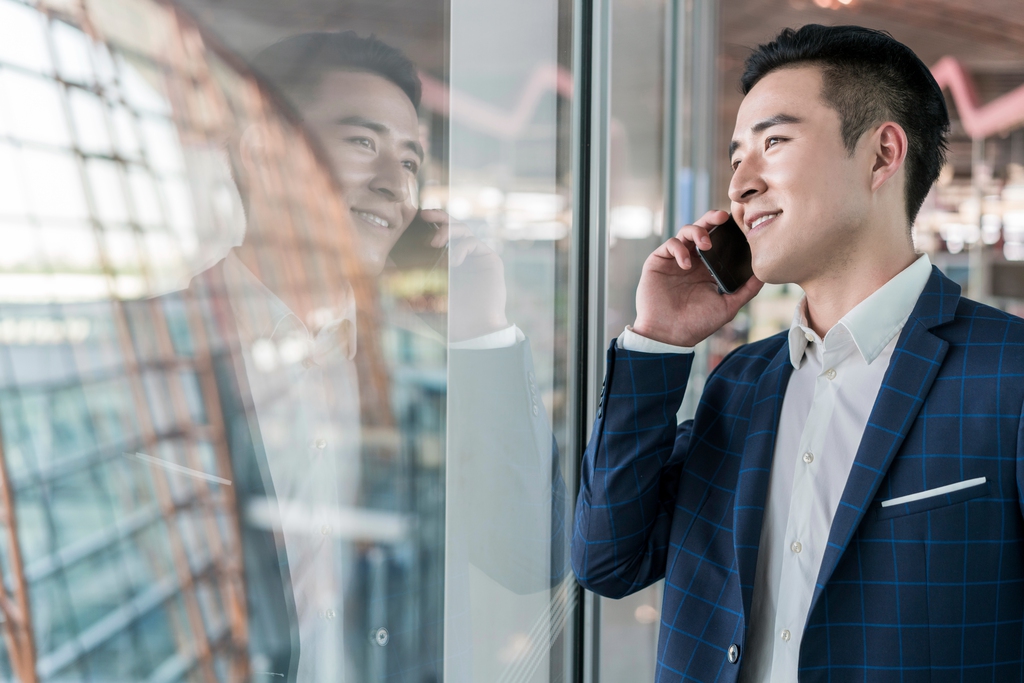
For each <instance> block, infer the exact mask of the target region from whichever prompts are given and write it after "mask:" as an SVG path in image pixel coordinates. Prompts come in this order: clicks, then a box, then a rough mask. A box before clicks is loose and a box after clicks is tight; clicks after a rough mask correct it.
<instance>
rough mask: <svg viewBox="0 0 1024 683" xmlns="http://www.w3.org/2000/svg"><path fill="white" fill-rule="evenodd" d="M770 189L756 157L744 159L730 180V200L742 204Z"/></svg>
mask: <svg viewBox="0 0 1024 683" xmlns="http://www.w3.org/2000/svg"><path fill="white" fill-rule="evenodd" d="M767 189H768V186H767V184H766V183H765V181H764V177H763V176H762V173H761V166H760V163H759V161H758V159H757V158H756V157H754V158H750V157H748V158H747V159H744V160H743V161H741V162H740V164H739V166H737V167H736V172H735V173H733V174H732V180H730V181H729V201H731V202H733V203H736V204H742V203H744V202H747V201H750V200H751V199H753V198H754V197H757V196H758V195H760V194H763V193H764V191H765V190H767Z"/></svg>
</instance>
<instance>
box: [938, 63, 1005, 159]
mask: <svg viewBox="0 0 1024 683" xmlns="http://www.w3.org/2000/svg"><path fill="white" fill-rule="evenodd" d="M932 75H933V76H934V77H935V81H936V82H937V83H938V84H939V87H940V88H947V89H948V90H949V92H950V94H951V95H952V96H953V103H954V104H955V105H956V110H957V112H958V113H959V114H960V123H961V124H962V125H963V127H964V130H965V131H966V132H967V134H968V135H969V136H970V137H971V138H972V139H974V140H978V139H980V138H987V137H989V136H991V135H998V134H1000V133H1006V132H1008V131H1010V130H1012V129H1013V128H1016V127H1018V126H1020V125H1021V124H1024V85H1022V86H1020V87H1019V88H1016V89H1015V90H1012V91H1010V92H1008V93H1006V94H1005V95H1000V96H999V97H997V98H996V99H994V100H992V101H991V102H989V103H988V104H984V105H983V104H981V103H980V102H979V101H978V92H977V90H975V88H974V80H973V79H972V78H971V75H970V74H968V73H967V70H966V69H964V67H963V65H962V64H961V63H960V62H959V61H957V59H956V57H943V58H942V59H940V60H939V61H938V62H936V64H935V66H933V67H932Z"/></svg>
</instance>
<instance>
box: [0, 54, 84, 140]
mask: <svg viewBox="0 0 1024 683" xmlns="http://www.w3.org/2000/svg"><path fill="white" fill-rule="evenodd" d="M0 102H2V103H3V108H4V113H5V117H4V118H5V119H6V120H7V131H8V134H9V135H11V136H12V137H13V138H14V139H16V140H18V141H20V142H38V143H42V144H45V145H53V146H61V147H67V146H68V145H70V138H69V137H68V126H67V121H66V119H65V116H64V105H63V103H62V102H61V92H60V86H59V85H58V84H57V82H56V81H51V80H47V79H43V78H39V77H37V76H31V75H29V74H25V73H21V72H18V71H14V70H13V69H3V68H0Z"/></svg>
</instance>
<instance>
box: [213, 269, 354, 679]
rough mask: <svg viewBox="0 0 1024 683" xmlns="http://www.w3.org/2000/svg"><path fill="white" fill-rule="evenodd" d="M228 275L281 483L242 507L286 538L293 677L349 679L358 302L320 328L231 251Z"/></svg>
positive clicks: (259, 433)
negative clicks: (295, 657) (294, 635)
mask: <svg viewBox="0 0 1024 683" xmlns="http://www.w3.org/2000/svg"><path fill="white" fill-rule="evenodd" d="M224 283H225V286H226V288H227V292H228V298H229V301H230V304H231V308H232V311H233V312H234V314H235V322H236V324H237V327H238V334H239V341H240V343H241V351H242V359H243V362H244V365H245V373H244V375H243V377H241V378H240V379H244V380H245V381H246V382H247V383H248V388H249V393H250V394H251V396H252V401H253V405H252V408H251V410H252V411H254V413H255V415H252V414H251V413H250V429H251V430H252V431H253V432H254V437H258V439H254V440H255V441H256V443H260V442H262V444H263V450H264V452H265V455H266V459H265V465H266V470H264V471H263V472H262V475H263V479H264V481H269V482H270V483H271V484H272V485H273V491H274V497H273V498H267V499H265V500H254V501H250V503H249V505H248V507H247V508H246V510H245V511H244V512H245V516H246V518H247V521H248V522H249V523H250V524H255V525H256V526H262V527H265V528H272V529H274V530H275V531H276V532H278V533H279V534H280V538H282V539H283V541H284V549H285V553H286V555H287V558H288V570H289V574H290V576H291V586H290V588H291V594H292V595H291V597H292V600H293V601H294V605H295V615H296V620H297V622H298V623H297V624H296V625H295V626H296V627H297V630H298V637H299V661H298V663H297V669H296V670H295V679H294V680H297V681H328V680H329V681H345V680H346V668H347V667H346V662H345V648H344V641H343V624H344V614H343V609H344V604H343V597H344V594H345V590H344V588H345V583H344V582H345V581H346V580H350V579H351V574H352V568H351V566H352V561H353V549H352V541H353V540H355V538H354V537H353V536H354V535H355V536H358V533H355V534H354V531H355V530H358V529H359V528H360V527H361V526H363V524H361V523H360V522H365V521H366V520H363V519H362V518H363V517H364V516H366V515H367V513H368V512H369V511H365V510H363V509H360V508H359V507H358V500H357V496H358V488H359V481H360V460H359V457H360V450H359V448H360V413H359V383H358V378H357V375H356V367H355V363H354V362H353V360H352V358H353V355H354V353H355V305H354V302H352V303H350V305H349V306H348V307H347V310H344V311H332V312H325V313H326V314H327V316H326V317H329V318H332V321H331V322H329V323H328V324H326V325H324V326H322V327H321V329H320V330H318V331H317V333H316V334H314V333H312V332H311V331H310V330H309V329H308V328H307V327H306V325H305V324H304V323H303V321H302V320H300V319H299V318H298V317H297V316H296V315H295V313H293V312H292V311H291V309H289V308H288V306H287V305H286V304H285V303H284V302H283V301H281V299H279V298H278V297H277V296H276V295H275V294H274V293H273V292H272V291H270V289H268V288H267V287H266V286H265V285H264V284H263V283H262V282H260V281H259V279H258V278H256V276H255V275H253V273H252V272H251V271H249V269H248V268H246V267H245V265H244V264H243V263H242V262H241V260H239V259H238V258H237V257H236V256H235V255H234V254H230V255H229V256H228V257H227V258H226V259H225V261H224ZM244 395H245V393H244V392H243V396H244ZM253 417H255V420H253V419H252V418H253ZM260 464H261V466H262V465H263V464H264V461H261V462H260ZM292 666H293V667H295V666H296V664H295V663H293V664H292ZM266 673H270V674H273V675H275V676H286V675H287V673H288V672H266ZM282 680H284V679H283V678H282Z"/></svg>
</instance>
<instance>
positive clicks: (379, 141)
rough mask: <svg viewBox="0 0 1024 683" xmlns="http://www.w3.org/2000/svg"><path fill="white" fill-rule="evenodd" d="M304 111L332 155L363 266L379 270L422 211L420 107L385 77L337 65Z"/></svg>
mask: <svg viewBox="0 0 1024 683" xmlns="http://www.w3.org/2000/svg"><path fill="white" fill-rule="evenodd" d="M302 115H303V118H304V119H305V121H306V123H307V125H308V126H309V128H310V130H311V131H312V132H313V133H314V134H315V135H316V136H317V137H318V139H319V140H320V142H321V144H322V145H323V146H324V149H325V150H326V151H327V153H328V155H329V156H330V158H331V162H332V164H333V166H334V169H333V170H334V173H335V177H336V178H337V179H338V183H339V184H340V185H341V189H342V193H343V198H344V200H345V203H346V205H347V206H348V208H349V211H350V214H351V217H352V225H353V226H355V228H356V232H357V233H358V235H359V242H360V249H361V252H362V256H363V260H364V263H365V265H366V268H367V269H368V270H369V272H371V273H379V272H380V271H381V269H382V268H383V267H384V263H385V260H386V259H387V256H388V253H389V252H390V251H391V247H393V246H394V245H395V242H396V241H398V238H399V237H401V235H402V233H403V232H405V229H406V228H408V227H409V223H411V222H412V219H413V218H415V216H416V212H417V210H418V207H417V202H418V198H419V185H418V182H417V180H416V173H417V172H418V170H419V167H420V164H421V163H422V162H423V149H422V147H421V146H420V142H419V121H418V119H417V116H416V109H415V108H414V107H413V105H412V102H411V101H410V100H409V98H408V96H406V94H405V93H404V92H403V91H402V89H401V88H399V87H398V86H397V85H395V84H394V83H392V82H391V81H389V80H387V79H386V78H383V77H381V76H378V75H376V74H371V73H364V72H357V71H336V72H333V73H330V74H327V75H326V76H325V77H324V78H323V80H322V81H321V83H320V87H319V93H318V96H317V97H316V98H315V101H314V102H312V103H310V104H307V105H306V106H304V107H302Z"/></svg>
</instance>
